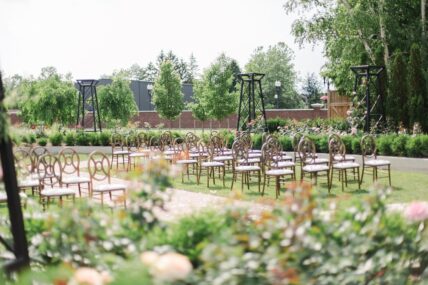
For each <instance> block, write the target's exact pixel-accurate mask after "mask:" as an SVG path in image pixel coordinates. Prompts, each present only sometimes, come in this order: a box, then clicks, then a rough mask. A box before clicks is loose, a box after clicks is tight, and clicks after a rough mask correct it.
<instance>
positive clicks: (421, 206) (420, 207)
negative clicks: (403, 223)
mask: <svg viewBox="0 0 428 285" xmlns="http://www.w3.org/2000/svg"><path fill="white" fill-rule="evenodd" d="M404 216H405V217H406V219H408V220H409V221H411V222H422V221H425V220H427V219H428V203H426V202H412V203H411V204H410V205H408V206H407V208H406V210H405V211H404Z"/></svg>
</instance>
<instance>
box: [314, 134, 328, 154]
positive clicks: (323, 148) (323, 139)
mask: <svg viewBox="0 0 428 285" xmlns="http://www.w3.org/2000/svg"><path fill="white" fill-rule="evenodd" d="M316 147H317V152H322V153H328V136H319V137H317V140H316Z"/></svg>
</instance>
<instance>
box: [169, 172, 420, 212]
mask: <svg viewBox="0 0 428 285" xmlns="http://www.w3.org/2000/svg"><path fill="white" fill-rule="evenodd" d="M296 171H297V173H296V174H297V177H300V176H299V170H297V168H296ZM366 174H367V172H366ZM366 174H365V176H364V182H363V184H362V185H361V189H360V190H358V183H357V182H354V181H351V179H353V176H352V174H348V187H347V188H345V191H344V192H342V188H341V182H340V181H339V180H338V178H337V176H336V177H334V178H333V186H332V188H331V193H330V194H328V189H327V183H326V178H325V177H320V178H319V181H318V185H317V186H315V189H314V190H315V193H317V194H318V196H319V197H320V198H321V199H323V200H324V201H326V202H329V201H334V200H337V201H339V204H340V205H341V206H347V205H350V204H352V202H353V201H355V199H361V198H364V197H368V196H369V194H370V191H371V189H373V182H372V177H371V176H369V175H366ZM391 176H392V192H391V195H390V196H389V197H388V200H387V202H388V203H404V202H410V201H414V200H419V201H421V200H424V201H428V174H424V173H415V172H404V171H392V172H391ZM231 177H232V175H231V174H226V187H223V185H222V180H221V179H216V185H212V181H210V187H209V188H207V184H206V176H202V178H201V183H200V184H199V185H198V184H197V183H196V177H195V176H193V175H190V180H187V177H184V183H183V182H182V181H181V177H177V178H175V179H174V188H176V189H182V190H188V191H193V192H200V193H206V194H212V195H218V196H225V197H227V196H230V195H231V194H232V193H233V192H232V191H231V190H230V185H231ZM217 178H218V177H217ZM378 183H379V184H380V185H385V186H387V185H388V180H387V178H381V179H380V180H379V182H378ZM270 184H271V185H270V186H269V187H266V190H265V197H269V198H273V199H274V198H275V186H274V181H273V180H272V181H271V183H270ZM233 188H234V191H238V192H239V193H241V181H240V180H238V182H237V183H235V184H234V187H233ZM285 191H286V190H285V187H281V194H283V193H285ZM283 196H284V195H282V197H283ZM260 197H261V195H260V193H259V192H258V187H257V178H252V183H251V185H250V190H248V189H247V188H246V186H245V187H244V191H243V192H242V199H244V200H253V201H257V200H258V199H260ZM280 198H281V197H280Z"/></svg>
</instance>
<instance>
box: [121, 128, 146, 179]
mask: <svg viewBox="0 0 428 285" xmlns="http://www.w3.org/2000/svg"><path fill="white" fill-rule="evenodd" d="M126 147H127V149H128V166H127V167H126V170H127V171H129V170H130V169H131V167H132V166H133V167H134V168H135V165H136V164H135V163H136V161H137V160H138V159H143V160H145V159H147V158H148V157H149V154H150V152H149V151H148V150H147V148H146V147H145V145H144V141H143V140H142V139H141V138H140V135H135V134H129V135H128V136H126Z"/></svg>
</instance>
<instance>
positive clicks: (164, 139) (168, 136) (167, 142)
mask: <svg viewBox="0 0 428 285" xmlns="http://www.w3.org/2000/svg"><path fill="white" fill-rule="evenodd" d="M173 144H174V139H173V136H172V133H171V132H170V131H165V132H163V133H162V134H161V135H160V147H161V151H165V150H168V148H169V147H170V146H172V145H173Z"/></svg>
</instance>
